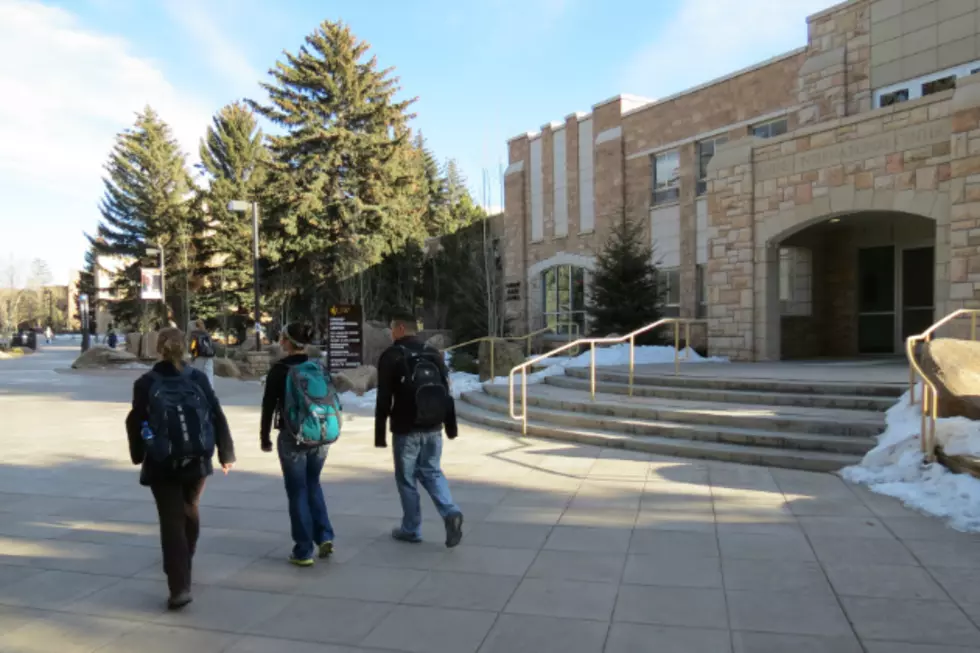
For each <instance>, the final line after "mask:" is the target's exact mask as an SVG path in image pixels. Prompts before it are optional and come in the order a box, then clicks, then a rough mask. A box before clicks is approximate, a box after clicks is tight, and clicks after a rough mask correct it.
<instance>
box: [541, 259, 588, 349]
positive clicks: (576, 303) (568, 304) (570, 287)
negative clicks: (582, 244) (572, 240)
mask: <svg viewBox="0 0 980 653" xmlns="http://www.w3.org/2000/svg"><path fill="white" fill-rule="evenodd" d="M541 282H542V283H541V287H542V288H543V289H544V301H543V302H542V306H544V325H545V326H547V327H550V328H552V329H554V330H555V331H556V332H557V333H568V332H569V331H574V332H575V333H582V331H583V330H584V329H585V268H580V267H577V266H575V265H556V266H554V267H550V268H548V269H547V270H545V271H544V272H542V273H541ZM573 323H574V324H575V325H577V327H573V326H571V324H573Z"/></svg>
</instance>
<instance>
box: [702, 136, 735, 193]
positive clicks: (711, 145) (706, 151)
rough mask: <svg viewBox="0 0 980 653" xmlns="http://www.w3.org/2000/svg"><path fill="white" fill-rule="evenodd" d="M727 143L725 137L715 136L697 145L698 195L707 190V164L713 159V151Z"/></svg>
mask: <svg viewBox="0 0 980 653" xmlns="http://www.w3.org/2000/svg"><path fill="white" fill-rule="evenodd" d="M727 142H728V137H727V136H717V137H715V138H711V139H708V140H705V141H701V142H700V143H698V183H697V194H698V195H704V194H705V192H706V191H707V190H708V182H707V178H708V164H709V163H711V158H712V157H714V155H715V151H716V150H717V149H718V148H719V147H720V146H722V145H724V144H725V143H727Z"/></svg>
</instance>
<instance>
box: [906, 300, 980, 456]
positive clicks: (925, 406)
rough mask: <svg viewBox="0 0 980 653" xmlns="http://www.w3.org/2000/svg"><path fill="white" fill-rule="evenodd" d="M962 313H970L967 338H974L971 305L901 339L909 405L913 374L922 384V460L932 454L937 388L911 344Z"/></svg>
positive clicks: (977, 312) (979, 311)
mask: <svg viewBox="0 0 980 653" xmlns="http://www.w3.org/2000/svg"><path fill="white" fill-rule="evenodd" d="M965 315H969V316H970V339H971V340H976V339H977V316H978V315H980V309H975V308H961V309H958V310H955V311H953V312H952V313H950V314H949V315H947V316H946V317H944V318H943V319H941V320H939V321H938V322H936V323H935V324H933V325H932V326H931V327H929V328H928V329H926V330H925V331H923V332H922V333H920V334H919V335H915V336H909V337H908V338H906V340H905V356H906V357H907V358H908V361H909V405H910V406H911V405H914V404H915V380H916V376H918V377H919V378H920V379H921V380H922V384H923V387H922V420H921V422H920V433H921V437H920V442H921V445H922V453H923V454H925V456H926V459H927V460H930V461H931V460H932V459H933V458H934V457H935V448H936V445H935V442H936V419H937V414H938V412H939V389H938V388H937V387H936V384H934V383H933V382H932V381H930V380H929V378H928V377H927V376H926V374H925V372H924V371H923V370H922V367H921V366H920V365H919V361H918V359H917V358H916V356H915V347H916V345H918V344H920V343H923V342H930V341H931V340H932V336H933V335H934V334H935V333H936V331H938V330H939V329H940V328H942V327H944V326H946V325H947V324H949V323H950V322H952V321H953V320H955V319H956V318H959V317H963V316H965ZM927 420H928V422H929V430H928V435H927V431H926V421H927Z"/></svg>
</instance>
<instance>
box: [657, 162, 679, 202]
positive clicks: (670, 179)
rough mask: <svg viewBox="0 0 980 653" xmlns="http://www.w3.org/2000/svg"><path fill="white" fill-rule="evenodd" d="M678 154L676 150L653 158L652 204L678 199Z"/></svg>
mask: <svg viewBox="0 0 980 653" xmlns="http://www.w3.org/2000/svg"><path fill="white" fill-rule="evenodd" d="M680 162H681V159H680V154H679V153H678V152H677V150H674V151H672V152H664V153H663V154H656V155H654V157H653V203H654V204H665V203H667V202H676V201H677V199H678V198H679V197H680Z"/></svg>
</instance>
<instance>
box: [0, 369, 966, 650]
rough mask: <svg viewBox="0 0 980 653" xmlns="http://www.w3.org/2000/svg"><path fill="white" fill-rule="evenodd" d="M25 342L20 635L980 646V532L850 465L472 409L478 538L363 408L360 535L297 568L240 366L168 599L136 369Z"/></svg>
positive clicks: (345, 644) (9, 398) (7, 497)
mask: <svg viewBox="0 0 980 653" xmlns="http://www.w3.org/2000/svg"><path fill="white" fill-rule="evenodd" d="M50 355H51V356H56V354H53V353H52V354H50ZM8 363H9V361H5V362H0V416H2V417H0V447H2V450H3V452H4V456H3V460H4V462H3V463H2V464H0V651H11V652H18V653H20V652H27V651H31V652H35V651H36V652H45V653H48V652H52V651H59V652H69V651H70V652H77V653H92V652H95V651H100V652H103V653H107V652H114V653H117V652H118V653H123V652H125V653H132V652H134V651H138V652H139V653H170V652H177V651H181V652H186V651H192V652H194V653H210V652H212V651H214V652H217V651H226V652H230V653H286V652H289V653H355V652H358V651H360V652H366V651H383V650H384V651H402V652H405V653H409V652H418V653H423V652H424V653H473V652H476V651H480V652H483V653H490V652H493V653H523V652H528V653H532V652H533V653H550V652H552V651H554V652H558V651H560V652H562V653H599V652H602V651H605V652H607V653H635V652H638V651H656V652H658V653H661V652H665V653H716V652H717V653H733V652H739V653H763V652H765V653H784V652H786V651H795V650H805V651H808V652H818V653H824V652H826V653H851V652H854V653H857V652H859V651H862V650H865V651H870V652H871V653H927V652H929V653H933V652H936V653H955V652H959V653H967V652H968V651H980V644H978V642H980V630H978V628H977V623H980V590H978V589H977V588H978V587H980V584H978V582H977V581H978V580H980V546H978V544H980V538H978V537H976V536H970V535H963V534H960V533H956V532H953V531H951V530H949V529H947V528H945V527H944V526H943V525H942V524H941V523H940V522H938V521H936V520H933V519H928V518H925V517H922V516H919V515H916V514H913V513H911V512H909V511H908V510H906V509H904V508H902V507H901V506H900V505H898V504H897V503H896V502H895V501H893V500H891V499H887V498H884V497H880V496H877V495H872V494H870V493H868V492H867V491H865V490H863V489H862V488H856V487H852V486H849V485H847V484H845V483H844V482H843V481H841V480H840V479H838V478H837V477H834V476H829V475H822V474H812V473H806V472H792V471H783V470H769V469H763V468H752V467H741V466H737V465H730V464H722V463H717V464H716V463H703V462H697V463H694V462H690V461H683V460H669V459H660V458H657V459H654V458H652V457H651V456H647V455H636V454H632V453H630V452H623V451H618V450H598V449H595V448H590V447H584V446H575V445H566V444H561V443H553V442H541V441H534V440H531V439H522V438H512V437H508V436H503V435H495V434H491V433H487V432H484V431H481V430H478V429H475V428H470V427H464V428H463V429H462V433H461V435H460V438H459V439H458V440H456V441H454V442H447V444H446V447H445V468H446V472H447V475H448V476H449V478H450V482H451V485H452V488H453V491H454V494H455V498H456V500H457V501H458V503H459V504H460V505H461V506H462V508H463V510H464V512H465V514H466V524H465V533H466V535H465V539H464V541H463V544H462V545H461V546H460V547H458V548H457V549H454V550H451V551H449V550H446V549H445V547H443V546H442V539H443V532H442V525H441V523H440V521H439V520H438V518H437V516H436V515H435V511H434V510H433V509H432V507H431V504H430V503H429V502H428V500H425V503H424V514H425V517H426V523H425V536H426V537H427V541H426V542H425V543H423V544H421V545H406V544H400V543H396V542H393V541H391V540H390V539H389V537H388V532H389V530H390V528H391V527H392V526H393V525H395V524H396V523H397V520H398V516H399V503H398V499H397V495H396V492H395V488H394V483H393V480H392V478H391V471H390V470H391V462H390V456H391V451H390V449H389V450H386V451H382V450H377V449H375V448H374V447H373V430H372V426H373V425H372V419H371V418H370V417H369V416H355V417H354V418H353V420H352V421H351V422H350V423H349V424H348V425H347V428H346V430H345V433H344V436H343V438H342V440H341V441H340V443H338V444H337V445H336V446H335V447H334V448H333V449H332V450H331V452H330V457H329V459H328V462H327V467H326V468H325V474H324V480H325V482H324V487H325V491H326V494H327V499H328V505H329V508H330V511H331V518H332V520H333V522H334V526H335V528H336V531H337V553H336V555H335V556H334V558H333V559H331V560H330V561H328V562H326V563H322V564H318V565H317V566H316V567H314V568H312V569H307V570H300V569H294V568H292V567H290V566H289V565H287V564H286V562H285V558H286V555H287V554H288V552H289V549H290V546H291V543H290V541H289V535H288V532H289V531H288V517H287V515H286V511H285V492H284V491H283V488H282V481H281V479H280V476H279V469H278V461H277V459H276V458H275V457H274V456H273V455H269V454H262V453H261V452H260V451H259V450H258V424H257V422H258V411H257V409H256V408H255V407H254V406H255V405H256V404H255V403H252V402H257V400H258V395H259V392H260V388H259V387H258V386H257V385H254V386H248V385H245V384H237V385H230V384H231V383H232V382H224V380H222V382H221V383H220V384H219V392H221V393H222V394H223V396H226V397H228V398H229V399H230V401H228V402H226V403H229V404H231V405H230V406H229V408H228V414H229V418H230V420H231V423H232V427H233V432H234V434H235V436H236V443H237V447H238V449H239V467H238V469H236V470H235V471H234V472H233V473H232V474H231V475H229V476H228V477H223V476H220V475H219V476H216V477H214V478H213V479H211V481H210V482H209V484H208V488H207V490H206V491H205V494H204V499H203V503H204V505H205V508H204V509H203V514H202V524H203V530H202V535H201V542H200V549H199V552H198V555H197V558H196V560H195V567H194V569H195V584H196V585H195V602H194V603H193V604H192V605H191V606H189V607H188V608H187V609H186V610H185V611H183V612H180V613H175V614H172V613H167V612H166V610H165V609H164V601H165V598H166V585H165V582H164V580H163V575H162V573H161V569H160V567H161V563H160V554H159V545H158V535H157V527H156V513H155V510H154V507H153V504H152V502H151V500H150V493H149V491H148V490H146V489H145V488H141V487H139V486H138V484H137V471H136V469H135V468H134V467H132V466H131V465H129V464H128V459H127V450H126V444H125V436H124V433H123V430H122V420H123V418H124V416H125V414H126V411H127V410H128V401H129V392H130V387H129V386H130V384H131V382H132V376H133V375H131V374H130V375H122V374H120V375H118V376H113V375H101V376H96V375H93V376H89V375H60V376H61V377H64V378H66V379H71V380H70V381H66V382H65V384H62V385H59V384H57V383H51V382H50V381H51V378H50V377H47V376H45V373H44V370H49V369H55V368H57V367H58V365H57V364H55V363H56V361H53V359H50V358H45V355H44V354H41V355H39V356H38V358H36V359H35V360H34V361H33V362H30V363H29V362H26V361H25V362H20V361H18V362H17V365H18V366H28V365H31V366H33V368H34V369H35V372H30V371H29V370H28V369H27V368H26V367H23V368H19V371H18V373H17V374H13V373H12V370H13V369H14V368H13V367H11V366H8V365H7V364H8ZM5 366H6V367H5ZM25 375H26V376H25ZM28 377H30V378H28ZM18 378H19V379H21V381H23V380H24V379H27V382H26V383H25V382H20V383H19V384H18V381H17V379H18ZM862 645H863V648H862ZM946 647H951V648H946Z"/></svg>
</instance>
